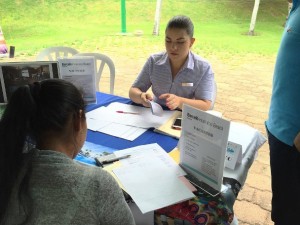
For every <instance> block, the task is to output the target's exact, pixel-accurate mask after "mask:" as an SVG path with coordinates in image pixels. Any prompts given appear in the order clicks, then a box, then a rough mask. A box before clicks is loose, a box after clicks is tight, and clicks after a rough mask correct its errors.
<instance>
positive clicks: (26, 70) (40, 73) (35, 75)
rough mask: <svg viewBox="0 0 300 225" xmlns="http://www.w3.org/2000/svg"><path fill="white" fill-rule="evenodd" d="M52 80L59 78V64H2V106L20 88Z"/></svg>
mask: <svg viewBox="0 0 300 225" xmlns="http://www.w3.org/2000/svg"><path fill="white" fill-rule="evenodd" d="M51 78H59V74H58V64H57V62H52V61H49V62H45V61H43V62H40V61H34V62H8V63H0V81H1V85H0V104H6V103H7V102H8V100H9V99H10V97H11V95H12V93H13V92H14V91H15V90H16V89H17V88H18V87H20V86H23V85H26V84H31V83H33V82H36V81H41V80H45V79H51Z"/></svg>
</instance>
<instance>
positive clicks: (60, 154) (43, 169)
mask: <svg viewBox="0 0 300 225" xmlns="http://www.w3.org/2000/svg"><path fill="white" fill-rule="evenodd" d="M86 133H87V124H86V119H85V105H84V101H83V98H82V93H81V92H80V91H79V90H78V89H77V88H76V87H75V86H74V85H73V84H71V83H69V82H67V81H64V80H59V79H50V80H44V81H41V82H40V83H39V82H36V83H34V84H32V85H26V86H22V87H20V88H18V89H17V90H16V91H15V92H14V93H13V95H12V97H11V98H10V100H9V103H8V104H7V106H6V109H5V111H4V114H3V116H2V118H1V120H0V154H1V157H0V224H31V225H32V224H56V225H57V224H63V225H65V224H77V225H80V224H82V225H83V224H84V225H86V224H89V225H91V224H101V225H104V224H106V225H112V224H134V219H133V216H132V214H131V212H130V209H129V208H128V205H127V203H126V201H125V199H124V196H123V193H122V191H121V189H120V187H119V185H118V184H117V183H116V181H115V180H114V178H113V177H112V176H111V175H110V174H108V173H107V172H106V171H104V170H102V169H101V168H98V167H90V166H85V165H81V164H78V163H76V162H75V161H74V160H73V159H74V157H75V156H76V155H77V153H78V152H79V150H80V149H81V147H82V146H83V144H84V142H85V138H86ZM28 143H30V145H35V148H33V149H30V150H27V147H28Z"/></svg>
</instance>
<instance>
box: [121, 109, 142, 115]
mask: <svg viewBox="0 0 300 225" xmlns="http://www.w3.org/2000/svg"><path fill="white" fill-rule="evenodd" d="M116 112H117V113H124V114H134V115H139V113H137V112H124V111H121V110H118V111H116Z"/></svg>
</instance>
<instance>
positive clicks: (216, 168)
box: [179, 105, 230, 196]
mask: <svg viewBox="0 0 300 225" xmlns="http://www.w3.org/2000/svg"><path fill="white" fill-rule="evenodd" d="M229 128H230V121H227V120H225V119H223V118H220V117H219V116H216V115H213V114H210V113H208V112H205V111H202V110H199V109H196V108H193V107H191V106H188V105H184V106H183V110H182V131H181V136H180V142H179V149H180V166H181V167H182V168H183V170H184V171H185V172H186V173H187V176H186V178H187V179H189V180H190V182H191V183H192V184H194V185H195V186H197V187H198V188H201V189H202V190H204V191H205V192H207V193H209V194H210V195H212V196H215V195H217V194H218V193H220V192H221V191H222V190H223V188H224V185H223V170H224V165H225V155H226V151H227V142H228V136H229Z"/></svg>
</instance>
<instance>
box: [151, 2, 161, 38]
mask: <svg viewBox="0 0 300 225" xmlns="http://www.w3.org/2000/svg"><path fill="white" fill-rule="evenodd" d="M161 3H162V0H157V1H156V10H155V18H154V27H153V33H152V34H153V35H159V21H160V11H161Z"/></svg>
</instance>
